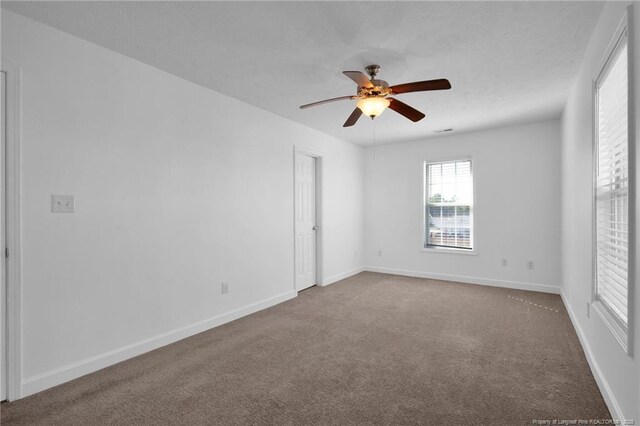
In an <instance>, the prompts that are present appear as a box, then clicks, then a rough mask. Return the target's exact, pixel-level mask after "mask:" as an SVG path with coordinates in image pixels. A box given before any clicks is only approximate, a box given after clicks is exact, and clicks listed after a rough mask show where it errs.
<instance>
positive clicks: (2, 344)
mask: <svg viewBox="0 0 640 426" xmlns="http://www.w3.org/2000/svg"><path fill="white" fill-rule="evenodd" d="M0 76H2V83H1V84H0V90H1V91H2V100H1V101H0V109H1V110H0V117H2V124H1V127H0V134H1V135H2V141H1V143H0V165H1V166H2V167H0V168H1V169H2V173H0V249H1V251H0V259H1V260H0V264H1V265H2V267H1V268H0V269H1V271H0V401H4V400H5V399H7V332H6V324H7V322H6V318H7V317H6V315H7V302H6V300H7V297H6V296H7V290H6V283H7V259H6V257H5V253H4V250H5V247H7V243H6V235H7V232H6V221H5V217H6V216H5V210H6V209H5V192H6V191H5V174H4V173H5V172H4V171H5V170H6V162H5V152H6V151H5V147H6V144H5V142H6V140H5V139H6V130H5V129H6V106H7V102H6V101H7V96H6V84H5V83H6V75H5V74H4V73H3V72H0Z"/></svg>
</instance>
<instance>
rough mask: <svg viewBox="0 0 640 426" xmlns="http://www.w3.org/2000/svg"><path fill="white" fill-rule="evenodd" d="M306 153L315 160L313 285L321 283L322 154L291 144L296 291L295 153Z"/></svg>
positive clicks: (294, 280) (322, 229)
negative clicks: (314, 267) (314, 272)
mask: <svg viewBox="0 0 640 426" xmlns="http://www.w3.org/2000/svg"><path fill="white" fill-rule="evenodd" d="M298 154H300V155H307V156H309V157H313V158H315V160H316V176H315V186H316V191H315V192H316V200H315V201H316V206H315V207H316V225H317V226H318V230H317V231H316V283H315V285H317V286H320V285H322V284H321V283H322V240H323V238H322V237H323V234H324V227H323V226H322V225H323V223H322V169H323V164H322V156H321V155H320V154H319V153H318V152H314V151H311V150H307V149H298V148H297V147H296V146H295V145H294V146H293V291H295V292H296V293H297V292H298V289H297V288H296V155H298Z"/></svg>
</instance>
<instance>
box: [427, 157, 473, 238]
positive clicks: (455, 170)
mask: <svg viewBox="0 0 640 426" xmlns="http://www.w3.org/2000/svg"><path fill="white" fill-rule="evenodd" d="M425 167H426V176H427V182H426V188H425V189H426V194H425V247H438V246H440V247H453V248H461V249H472V248H473V243H472V241H473V238H472V227H471V223H472V212H473V208H472V202H473V188H472V180H471V161H470V160H457V161H447V162H439V163H426V164H425Z"/></svg>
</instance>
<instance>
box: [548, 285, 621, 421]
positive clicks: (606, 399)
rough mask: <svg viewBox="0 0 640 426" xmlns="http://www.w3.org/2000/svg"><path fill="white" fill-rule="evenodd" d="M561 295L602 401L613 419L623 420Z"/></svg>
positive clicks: (563, 294) (611, 392) (570, 308)
mask: <svg viewBox="0 0 640 426" xmlns="http://www.w3.org/2000/svg"><path fill="white" fill-rule="evenodd" d="M560 296H561V297H562V301H563V302H564V306H565V308H566V309H567V312H568V313H569V318H571V322H572V323H573V328H575V330H576V334H577V335H578V339H579V340H580V344H581V345H582V349H583V350H584V353H585V355H586V357H587V362H588V363H589V367H591V372H592V373H593V377H595V379H596V383H597V384H598V388H599V389H600V393H602V397H603V398H604V402H606V403H607V407H608V408H609V411H610V412H611V416H612V417H613V418H614V420H623V419H625V418H626V417H625V416H624V415H623V414H622V409H621V408H620V405H619V404H618V401H617V400H616V398H615V396H614V395H613V391H612V390H611V387H610V386H609V382H607V379H606V378H605V377H604V374H603V373H602V370H601V369H600V366H599V365H598V362H597V361H596V358H595V357H594V355H593V351H592V350H591V346H590V345H589V341H588V340H587V337H586V336H585V334H584V332H583V331H582V327H580V324H579V323H578V318H577V317H576V314H575V312H574V311H573V308H572V307H571V304H569V301H568V298H567V296H566V295H565V293H564V291H562V292H561V293H560Z"/></svg>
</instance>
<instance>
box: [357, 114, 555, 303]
mask: <svg viewBox="0 0 640 426" xmlns="http://www.w3.org/2000/svg"><path fill="white" fill-rule="evenodd" d="M389 114H390V113H389ZM465 156H472V157H473V163H472V168H473V179H474V196H475V206H474V214H475V246H476V252H477V255H476V256H474V255H469V254H458V253H456V254H452V253H450V252H447V253H434V252H426V251H423V250H422V235H423V229H422V227H423V223H422V208H423V207H422V202H423V199H422V191H423V170H422V167H423V162H424V161H431V160H441V159H450V158H456V157H465ZM559 181H560V123H559V121H557V120H554V121H546V122H541V123H534V124H527V125H520V126H513V127H505V128H499V129H492V130H486V131H481V132H474V133H466V134H459V135H456V134H452V135H447V136H443V137H438V138H434V139H427V140H424V141H417V142H409V143H402V144H395V145H384V146H380V147H377V148H376V149H375V159H374V152H373V148H368V149H367V150H366V152H365V212H366V214H365V246H366V249H367V251H366V258H365V261H366V265H367V269H369V270H375V271H380V272H390V273H403V274H407V275H414V276H424V277H433V278H441V279H450V280H454V281H466V282H474V283H481V284H489V285H499V286H508V287H517V288H525V289H533V290H541V291H550V292H558V286H559V285H560V218H559V217H560V187H559ZM378 251H382V256H379V255H378ZM502 258H507V259H508V266H507V267H506V268H505V267H502V266H501V259H502ZM528 260H532V261H533V262H534V269H533V270H528V269H527V268H526V262H527V261H528Z"/></svg>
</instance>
